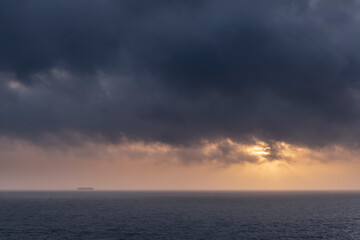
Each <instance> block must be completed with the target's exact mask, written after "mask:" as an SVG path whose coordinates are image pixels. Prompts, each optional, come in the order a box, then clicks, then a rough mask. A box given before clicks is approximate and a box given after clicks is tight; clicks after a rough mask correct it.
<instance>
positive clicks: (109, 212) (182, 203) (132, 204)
mask: <svg viewBox="0 0 360 240" xmlns="http://www.w3.org/2000/svg"><path fill="white" fill-rule="evenodd" d="M0 239H1V240H3V239H4V240H11V239H204V240H206V239H360V192H106V191H92V192H76V191H73V192H70V191H69V192H16V191H14V192H0Z"/></svg>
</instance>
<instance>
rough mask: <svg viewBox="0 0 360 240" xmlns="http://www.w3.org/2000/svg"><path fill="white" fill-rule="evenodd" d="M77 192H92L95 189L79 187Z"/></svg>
mask: <svg viewBox="0 0 360 240" xmlns="http://www.w3.org/2000/svg"><path fill="white" fill-rule="evenodd" d="M77 190H78V191H92V190H94V188H92V187H78V188H77Z"/></svg>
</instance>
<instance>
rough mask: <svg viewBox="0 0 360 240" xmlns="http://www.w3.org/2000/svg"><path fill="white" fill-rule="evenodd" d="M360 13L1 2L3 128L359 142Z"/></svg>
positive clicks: (106, 136) (288, 1) (256, 5)
mask: <svg viewBox="0 0 360 240" xmlns="http://www.w3.org/2000/svg"><path fill="white" fill-rule="evenodd" d="M359 17H360V10H359V2H358V1H350V0H349V1H335V0H326V1H325V0H323V1H322V0H319V1H297V0H293V1H292V0H277V1H268V0H242V1H232V0H226V1H220V0H213V1H161V0H158V1H134V0H129V1H127V0H125V1H110V0H109V1H97V0H90V1H89V0H86V1H85V0H78V1H64V0H61V1H60V0H52V1H46V0H33V1H2V2H1V3H0V31H1V37H0V71H1V72H2V74H1V76H0V94H1V95H0V101H1V102H0V134H1V135H5V136H11V137H16V138H22V139H28V140H31V141H38V140H44V139H47V140H48V139H49V136H56V137H59V138H61V139H64V140H65V141H70V140H74V139H75V138H77V139H78V138H80V139H81V137H85V138H91V139H97V140H100V141H111V142H114V141H119V140H121V139H123V138H127V139H132V140H141V141H155V142H164V143H169V144H175V145H185V146H186V145H190V144H194V143H198V142H199V141H200V140H204V139H207V140H210V141H211V140H216V139H223V138H227V137H229V138H231V139H234V140H236V141H251V139H253V137H256V138H258V139H262V140H264V141H266V142H268V143H270V144H271V143H272V142H276V141H286V142H289V143H293V144H299V145H304V146H325V145H329V144H346V145H349V144H355V145H357V144H358V143H359V140H360V138H359V136H360V126H359V122H360V117H359V113H360V110H359V97H360V95H359V81H360V51H359V45H360V44H359V43H360V18H359ZM75 136H77V137H75ZM273 155H274V156H276V153H275V152H274V154H273Z"/></svg>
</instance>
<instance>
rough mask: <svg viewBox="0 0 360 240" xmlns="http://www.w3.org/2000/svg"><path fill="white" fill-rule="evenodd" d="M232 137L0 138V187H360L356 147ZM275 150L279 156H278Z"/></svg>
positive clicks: (279, 188)
mask: <svg viewBox="0 0 360 240" xmlns="http://www.w3.org/2000/svg"><path fill="white" fill-rule="evenodd" d="M272 147H277V148H278V149H279V150H278V152H277V155H274V156H271V155H272V154H273V153H272V152H273V149H271V147H270V146H269V145H267V144H266V143H264V142H255V143H254V144H252V145H244V144H240V143H236V142H234V141H232V140H230V139H225V140H220V141H218V142H212V143H209V142H204V143H203V144H200V145H198V146H194V147H188V148H185V147H172V146H168V145H163V144H144V143H140V142H133V143H130V142H128V143H123V144H119V145H105V144H103V145H101V144H95V143H87V144H85V145H83V146H78V147H72V148H67V149H66V150H64V149H61V148H55V147H47V148H44V147H43V148H41V147H38V146H34V145H31V144H29V143H25V142H19V141H10V140H7V139H3V140H1V148H2V150H1V161H0V165H1V166H0V189H3V190H4V189H43V190H45V189H55V190H56V189H57V190H61V189H75V188H76V187H78V186H92V187H94V188H96V189H103V190H289V189H290V190H303V189H309V190H310V189H312V190H315V189H360V184H358V182H359V180H360V176H359V175H358V171H359V170H360V164H359V162H358V159H357V156H359V155H358V154H359V153H358V152H354V151H350V150H346V149H343V148H340V147H336V146H334V147H332V148H327V149H320V150H319V149H316V150H311V149H307V148H303V147H297V146H292V145H290V144H286V143H276V144H273V146H272ZM276 157H279V159H277V158H276Z"/></svg>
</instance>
